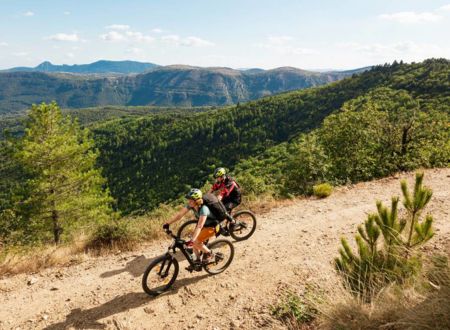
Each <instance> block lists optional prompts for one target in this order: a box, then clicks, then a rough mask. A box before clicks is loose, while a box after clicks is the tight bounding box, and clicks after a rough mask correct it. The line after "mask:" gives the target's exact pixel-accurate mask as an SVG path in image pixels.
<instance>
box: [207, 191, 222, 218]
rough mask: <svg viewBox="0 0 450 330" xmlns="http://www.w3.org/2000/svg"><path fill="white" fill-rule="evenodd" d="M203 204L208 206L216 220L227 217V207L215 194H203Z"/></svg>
mask: <svg viewBox="0 0 450 330" xmlns="http://www.w3.org/2000/svg"><path fill="white" fill-rule="evenodd" d="M203 205H206V206H207V207H208V208H209V210H210V211H211V212H212V214H213V215H214V217H215V218H216V219H217V220H219V221H222V220H223V219H225V218H226V217H227V209H226V208H225V205H223V203H222V202H221V201H220V200H219V199H218V198H217V196H216V195H214V194H212V193H206V194H204V195H203Z"/></svg>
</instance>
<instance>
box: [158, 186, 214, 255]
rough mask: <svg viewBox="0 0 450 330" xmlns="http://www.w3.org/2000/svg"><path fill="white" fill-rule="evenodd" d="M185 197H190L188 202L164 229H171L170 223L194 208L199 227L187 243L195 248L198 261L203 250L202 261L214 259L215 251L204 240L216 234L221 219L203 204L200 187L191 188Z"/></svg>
mask: <svg viewBox="0 0 450 330" xmlns="http://www.w3.org/2000/svg"><path fill="white" fill-rule="evenodd" d="M185 197H186V198H187V199H188V203H187V204H186V205H185V206H184V207H183V208H182V209H181V210H180V211H178V213H177V214H175V215H174V216H173V217H172V219H170V220H169V221H167V222H166V223H165V224H164V225H163V229H164V230H167V229H169V226H170V224H172V223H174V222H177V221H178V220H180V219H181V218H183V216H184V215H185V214H186V213H188V212H189V211H190V210H192V211H193V212H194V214H195V216H196V218H197V219H198V221H197V227H196V228H195V230H194V233H193V234H192V239H191V240H190V241H188V242H187V243H186V245H187V246H188V247H192V248H193V250H194V253H195V255H196V256H197V261H198V260H199V259H200V251H201V252H203V257H202V262H203V263H209V262H211V261H212V260H214V253H212V251H211V250H209V249H208V248H207V247H206V245H205V244H203V242H204V241H206V240H208V239H209V238H211V237H213V236H214V235H215V234H216V227H217V225H218V224H219V221H218V220H217V219H216V218H215V216H214V214H213V213H212V212H211V211H210V209H209V208H208V206H206V205H203V198H202V197H203V194H202V192H201V190H200V189H195V188H193V189H191V190H190V191H189V192H188V193H187V194H186V196H185Z"/></svg>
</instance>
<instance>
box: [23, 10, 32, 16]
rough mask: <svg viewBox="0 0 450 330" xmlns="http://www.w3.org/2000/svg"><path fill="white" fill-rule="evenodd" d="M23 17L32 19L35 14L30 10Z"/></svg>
mask: <svg viewBox="0 0 450 330" xmlns="http://www.w3.org/2000/svg"><path fill="white" fill-rule="evenodd" d="M23 16H26V17H31V16H34V13H33V12H32V11H30V10H29V11H27V12H25V13H23Z"/></svg>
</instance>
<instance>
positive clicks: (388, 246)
mask: <svg viewBox="0 0 450 330" xmlns="http://www.w3.org/2000/svg"><path fill="white" fill-rule="evenodd" d="M401 188H402V192H403V198H404V200H403V205H404V206H405V208H406V210H407V215H406V217H405V218H402V219H399V218H398V202H399V198H398V197H393V198H392V201H391V208H390V209H389V208H387V207H385V206H384V205H383V203H381V202H380V201H378V202H377V211H378V213H377V214H369V216H368V218H367V220H366V221H365V223H364V226H362V225H360V226H358V234H357V235H356V236H355V241H356V244H357V247H358V253H354V252H353V251H352V249H351V248H350V245H349V244H348V242H347V240H346V239H345V238H342V239H341V244H342V248H341V249H339V254H340V256H339V257H338V258H336V259H335V267H336V269H337V270H338V272H339V273H340V274H341V275H342V277H343V279H344V284H345V285H346V286H347V287H348V288H349V289H350V290H351V291H352V293H354V294H356V295H358V296H360V297H362V298H363V299H364V300H365V301H370V299H371V298H372V296H373V295H374V294H375V293H376V292H378V291H379V290H380V289H381V288H382V287H383V286H384V285H385V284H386V283H390V282H394V281H397V282H401V281H403V280H404V279H405V278H406V277H408V276H410V275H412V274H413V273H414V270H415V267H416V266H417V264H416V260H414V259H413V258H412V256H413V254H414V253H413V252H414V248H416V247H418V246H419V245H421V244H423V243H425V242H427V241H428V240H430V239H431V238H432V237H433V235H434V232H433V228H432V224H433V218H432V216H431V215H427V216H426V217H425V220H422V221H421V220H420V214H421V213H422V211H423V210H424V208H425V207H426V206H427V204H428V202H429V201H430V199H431V196H432V191H431V190H430V189H428V188H425V187H423V173H417V174H416V182H415V186H414V193H413V194H411V193H410V192H409V190H408V186H407V183H406V181H402V182H401ZM381 237H382V238H383V239H382V241H381V240H380V238H381Z"/></svg>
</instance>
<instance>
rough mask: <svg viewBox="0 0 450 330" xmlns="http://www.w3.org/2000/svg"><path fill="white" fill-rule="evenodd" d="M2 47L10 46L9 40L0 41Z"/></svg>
mask: <svg viewBox="0 0 450 330" xmlns="http://www.w3.org/2000/svg"><path fill="white" fill-rule="evenodd" d="M0 47H8V43H7V42H0Z"/></svg>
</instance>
